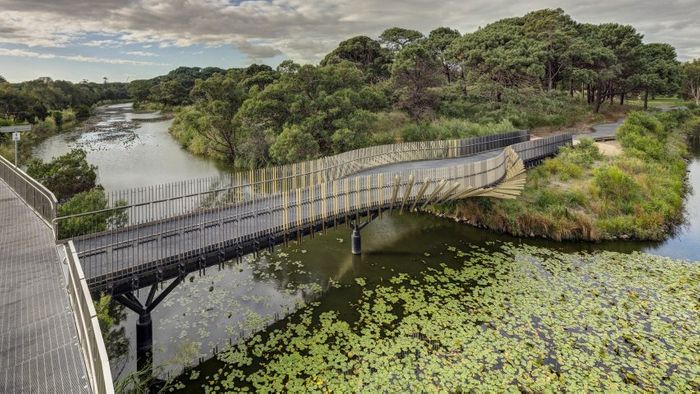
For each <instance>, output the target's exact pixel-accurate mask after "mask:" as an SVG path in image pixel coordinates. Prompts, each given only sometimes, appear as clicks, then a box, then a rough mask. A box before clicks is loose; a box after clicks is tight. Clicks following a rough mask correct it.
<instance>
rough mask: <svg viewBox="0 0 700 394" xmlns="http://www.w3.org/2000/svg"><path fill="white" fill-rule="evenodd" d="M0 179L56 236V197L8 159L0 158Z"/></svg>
mask: <svg viewBox="0 0 700 394" xmlns="http://www.w3.org/2000/svg"><path fill="white" fill-rule="evenodd" d="M0 178H2V179H3V180H4V181H5V182H6V183H7V184H8V185H9V186H10V188H11V189H12V190H14V192H15V193H16V194H17V195H18V196H19V197H20V198H21V199H22V201H24V202H25V203H26V204H27V205H28V206H29V207H30V208H31V209H32V211H34V212H35V213H36V214H37V215H38V216H39V217H40V218H41V220H42V221H43V222H44V223H46V224H47V225H48V226H49V227H51V229H52V231H53V232H54V235H56V228H55V225H54V222H53V220H54V219H55V218H56V210H57V206H58V200H57V199H56V196H55V195H54V194H53V193H52V192H51V191H50V190H49V189H47V188H46V186H44V185H42V184H41V183H39V181H37V180H36V179H34V178H32V177H31V176H29V175H28V174H27V173H26V172H24V171H22V170H21V169H19V168H18V167H16V166H15V165H14V164H12V163H10V161H8V160H7V159H5V158H4V157H2V156H0Z"/></svg>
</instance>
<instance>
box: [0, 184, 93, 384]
mask: <svg viewBox="0 0 700 394" xmlns="http://www.w3.org/2000/svg"><path fill="white" fill-rule="evenodd" d="M65 288H66V287H65V279H64V275H63V268H62V265H61V262H60V260H59V257H58V255H57V252H56V246H55V242H54V237H53V234H52V232H51V229H50V228H49V227H48V226H47V225H46V224H45V223H44V222H42V220H41V219H39V217H38V216H36V215H35V214H34V212H33V211H32V210H31V209H30V208H29V207H28V206H27V205H26V204H25V203H24V202H23V201H22V200H21V199H20V198H19V197H17V195H15V194H14V193H13V192H12V190H11V189H10V188H9V186H8V185H7V184H6V183H5V182H4V181H3V180H2V179H0V392H2V393H29V392H32V393H35V392H40V393H47V392H56V393H80V392H89V388H88V387H89V386H88V380H87V376H86V370H85V366H84V364H83V358H82V357H81V353H80V347H79V344H78V338H77V332H76V328H75V323H74V320H73V315H72V312H71V310H70V302H69V299H68V295H67V293H66V290H65Z"/></svg>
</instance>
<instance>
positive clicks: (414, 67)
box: [391, 44, 440, 120]
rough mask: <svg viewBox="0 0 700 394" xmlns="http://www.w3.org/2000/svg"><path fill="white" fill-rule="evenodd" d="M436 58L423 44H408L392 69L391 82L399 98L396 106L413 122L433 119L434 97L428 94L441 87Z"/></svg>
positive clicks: (435, 99) (435, 98) (399, 53)
mask: <svg viewBox="0 0 700 394" xmlns="http://www.w3.org/2000/svg"><path fill="white" fill-rule="evenodd" d="M438 63H439V62H438V60H437V58H436V57H435V54H434V53H433V52H431V51H430V49H429V48H428V47H427V46H426V45H423V44H410V45H407V46H405V47H403V49H401V50H400V51H399V52H398V54H397V55H396V58H395V59H394V64H393V65H392V67H391V78H392V82H393V85H394V88H395V89H396V95H397V96H398V101H397V106H398V107H399V108H401V109H404V110H406V111H407V112H408V113H409V114H410V115H411V117H413V119H415V120H423V119H426V118H430V117H431V116H432V113H433V110H434V109H435V107H436V104H437V97H436V96H435V94H434V93H433V92H432V91H431V90H430V89H431V88H433V87H435V86H438V85H439V83H440V78H439V75H440V74H439V66H438Z"/></svg>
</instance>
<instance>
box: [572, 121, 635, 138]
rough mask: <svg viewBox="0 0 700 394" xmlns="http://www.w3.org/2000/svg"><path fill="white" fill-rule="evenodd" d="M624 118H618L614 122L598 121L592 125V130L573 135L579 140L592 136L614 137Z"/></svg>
mask: <svg viewBox="0 0 700 394" xmlns="http://www.w3.org/2000/svg"><path fill="white" fill-rule="evenodd" d="M624 121H625V118H620V119H619V120H617V121H615V122H609V123H600V124H597V125H594V126H593V131H590V132H586V133H580V134H576V135H574V139H575V140H580V139H581V138H592V139H593V140H609V139H615V133H616V132H617V129H618V127H620V126H621V125H622V123H623V122H624Z"/></svg>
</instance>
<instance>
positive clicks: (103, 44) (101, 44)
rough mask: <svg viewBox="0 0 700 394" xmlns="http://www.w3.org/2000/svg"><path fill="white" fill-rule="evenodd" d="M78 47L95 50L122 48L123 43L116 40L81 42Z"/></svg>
mask: <svg viewBox="0 0 700 394" xmlns="http://www.w3.org/2000/svg"><path fill="white" fill-rule="evenodd" d="M80 45H85V46H86V47H95V48H118V47H120V46H123V45H124V43H123V42H121V41H118V40H91V41H86V42H81V43H80Z"/></svg>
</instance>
